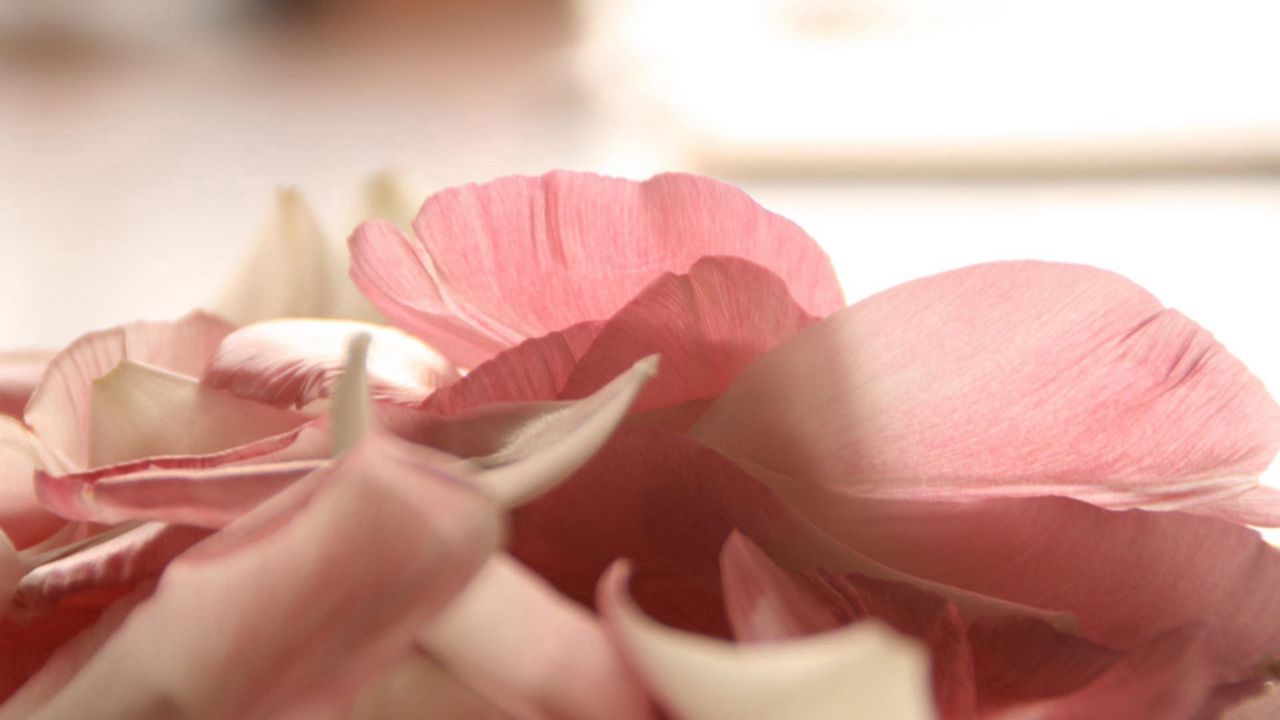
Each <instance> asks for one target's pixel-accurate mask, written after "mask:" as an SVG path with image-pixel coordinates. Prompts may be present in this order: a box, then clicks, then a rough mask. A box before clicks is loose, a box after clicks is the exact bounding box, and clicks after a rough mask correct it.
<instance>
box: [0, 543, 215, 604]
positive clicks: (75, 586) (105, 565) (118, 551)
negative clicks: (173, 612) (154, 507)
mask: <svg viewBox="0 0 1280 720" xmlns="http://www.w3.org/2000/svg"><path fill="white" fill-rule="evenodd" d="M209 534H210V531H209V530H206V529H204V528H196V527H183V526H178V525H166V524H164V523H159V522H154V523H145V524H142V525H138V526H137V527H133V528H131V529H129V530H127V531H126V532H123V533H119V534H117V533H115V532H110V533H109V534H108V535H107V536H106V537H107V539H105V540H102V541H100V542H94V543H92V544H88V545H86V546H85V547H82V548H81V549H79V550H77V551H76V552H74V553H71V554H69V555H67V556H65V557H60V558H58V559H56V560H52V561H50V562H46V563H43V564H41V565H39V566H37V567H35V568H34V569H32V570H31V571H30V572H28V573H27V574H26V575H24V576H23V577H22V581H21V582H20V583H18V588H17V594H16V595H15V596H14V602H15V603H16V604H17V605H18V606H20V607H24V608H31V609H37V610H38V609H41V608H46V607H48V606H50V605H53V604H54V603H56V602H58V601H59V600H61V599H62V598H64V597H67V596H70V595H75V594H77V593H81V592H86V591H89V590H97V589H101V588H109V587H119V586H123V585H131V584H134V583H137V582H138V581H140V580H145V579H148V578H153V577H156V576H158V575H159V574H160V573H161V572H162V571H163V570H164V568H165V566H166V565H168V564H169V561H170V560H172V559H174V558H175V557H177V556H179V555H181V554H182V553H183V552H185V551H186V550H187V549H188V548H190V547H191V546H192V545H195V544H196V543H198V542H200V541H201V540H203V539H205V538H206V537H208V536H209Z"/></svg>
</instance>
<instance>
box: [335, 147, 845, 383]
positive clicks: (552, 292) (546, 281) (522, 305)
mask: <svg viewBox="0 0 1280 720" xmlns="http://www.w3.org/2000/svg"><path fill="white" fill-rule="evenodd" d="M413 229H414V233H415V235H416V237H415V238H412V239H409V238H405V237H404V236H403V235H401V234H400V233H399V231H398V230H396V229H395V228H394V227H393V226H392V225H391V224H390V223H386V222H379V221H375V222H370V223H366V224H364V225H362V226H361V227H360V228H358V229H357V230H356V232H355V234H354V235H352V237H351V240H350V246H351V253H352V267H351V274H352V278H353V279H354V280H355V282H356V285H357V286H359V287H360V289H361V290H362V291H363V292H364V293H365V295H366V296H367V297H368V298H369V299H370V300H371V301H372V302H373V304H374V305H375V306H377V308H378V309H379V310H380V311H382V312H383V314H385V315H386V316H387V317H388V318H390V319H391V320H392V321H393V322H395V323H396V324H397V325H399V326H400V327H403V328H405V329H406V330H408V331H410V332H412V333H414V334H416V335H418V336H420V337H422V338H424V339H426V340H427V341H428V342H430V343H431V344H432V345H433V346H434V347H438V348H440V349H441V350H442V351H443V352H445V354H446V355H448V356H449V357H451V358H453V359H454V360H455V361H456V362H458V363H460V364H462V365H464V366H468V367H474V366H476V365H478V364H479V363H480V362H483V361H484V360H485V359H487V358H489V357H491V356H493V355H494V354H496V353H498V352H500V351H501V350H503V349H506V348H508V347H511V346H513V345H516V344H518V343H520V342H521V341H523V340H525V339H528V338H531V337H538V336H541V335H545V334H546V333H548V332H551V331H555V330H560V329H563V328H566V327H569V326H570V325H573V324H575V323H578V322H581V321H584V320H601V319H605V318H608V317H609V316H611V315H612V314H613V313H614V312H616V311H617V310H618V308H620V307H622V305H623V304H625V303H626V302H627V301H628V300H630V299H631V298H632V297H633V296H634V295H635V294H636V293H637V292H638V291H639V290H640V289H641V288H643V287H644V286H645V285H647V284H648V283H649V282H650V281H652V280H653V279H654V278H655V277H657V276H658V275H660V274H661V273H663V272H677V273H679V272H684V271H685V270H686V269H687V268H688V267H689V266H690V265H691V264H693V262H695V261H696V260H697V259H699V258H701V257H704V256H707V255H729V256H738V257H743V258H746V259H748V260H751V261H753V262H755V263H758V264H760V265H763V266H765V267H770V268H774V269H775V270H776V271H777V273H778V275H779V276H780V277H782V278H783V280H784V281H786V283H787V286H788V287H790V288H791V290H792V292H793V293H794V294H795V295H796V298H797V300H798V301H799V303H800V305H801V306H802V307H804V308H805V309H806V310H807V311H809V312H810V313H813V314H815V315H825V314H827V313H829V312H831V311H832V310H835V309H836V308H838V307H840V306H841V305H843V299H842V297H841V294H840V289H839V284H838V283H837V281H836V278H835V273H834V271H833V270H832V268H831V264H830V262H829V261H828V260H827V258H826V256H825V255H823V253H822V251H821V250H820V249H818V247H817V245H816V244H815V243H814V242H813V241H812V240H811V239H810V238H809V237H808V236H807V235H805V234H804V232H803V231H802V230H800V228H798V227H796V226H795V225H794V224H792V223H790V222H788V221H787V220H784V219H783V218H780V217H778V216H777V215H774V214H772V213H769V212H767V211H765V210H763V209H762V208H760V207H759V206H758V205H756V204H755V203H754V202H752V201H751V199H750V198H748V197H747V196H746V195H745V194H744V193H742V191H740V190H738V189H737V188H734V187H732V186H730V185H725V184H723V183H719V182H716V181H714V180H710V179H707V178H700V177H696V176H692V175H675V174H672V175H659V176H656V177H654V178H652V179H650V180H648V181H646V182H643V183H637V182H632V181H627V180H620V179H615V178H604V177H599V176H596V175H589V174H579V173H568V172H556V173H550V174H547V175H544V176H542V177H538V178H533V177H510V178H503V179H500V180H496V181H494V182H491V183H488V184H485V185H478V186H477V185H470V186H466V187H461V188H454V189H451V190H446V191H444V192H442V193H439V194H437V195H435V196H433V197H431V198H429V199H428V200H427V202H426V203H425V204H424V205H423V207H422V210H421V211H420V212H419V213H418V217H417V219H416V220H415V221H414V228H413ZM601 277H607V278H608V279H609V281H608V282H604V283H602V282H599V278H601Z"/></svg>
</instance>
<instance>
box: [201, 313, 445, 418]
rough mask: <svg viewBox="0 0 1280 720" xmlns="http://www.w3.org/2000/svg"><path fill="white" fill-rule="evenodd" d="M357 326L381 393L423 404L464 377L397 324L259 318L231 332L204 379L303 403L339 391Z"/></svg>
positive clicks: (245, 394) (272, 399) (269, 399)
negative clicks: (366, 341)
mask: <svg viewBox="0 0 1280 720" xmlns="http://www.w3.org/2000/svg"><path fill="white" fill-rule="evenodd" d="M357 333H365V334H367V335H369V336H370V338H371V342H370V345H369V355H368V377H369V386H370V392H371V393H372V396H373V399H374V400H389V401H393V402H398V403H404V404H416V403H420V402H422V401H423V400H425V399H426V397H427V396H428V395H430V394H431V393H432V392H433V391H435V390H436V389H437V388H439V387H441V386H443V385H447V384H449V383H451V382H453V381H454V380H456V379H457V378H458V371H457V369H456V368H454V367H453V365H451V364H449V362H448V361H447V360H445V359H444V358H443V357H441V356H440V355H439V354H438V353H436V352H435V351H434V350H432V349H431V348H429V347H427V346H426V345H424V344H422V342H420V341H419V340H417V339H416V338H414V337H412V336H409V335H406V334H404V333H402V332H400V331H399V330H396V329H395V328H390V327H386V326H382V325H374V324H371V323H362V322H354V321H343V320H316V319H287V320H271V321H267V322H260V323H256V324H253V325H250V326H248V327H245V328H241V329H239V330H237V331H235V332H233V333H231V334H230V335H228V336H227V337H226V338H225V339H223V341H222V344H221V345H219V346H218V352H217V354H216V355H215V356H214V358H213V361H212V363H211V364H210V366H209V370H208V372H207V373H205V376H204V378H203V381H202V382H203V383H204V384H205V385H206V386H208V387H211V388H218V389H226V390H230V391H231V392H232V393H233V394H235V395H236V396H238V397H242V398H247V399H251V400H256V401H258V402H263V403H267V404H270V405H275V406H277V407H292V408H295V409H301V408H303V407H306V406H307V405H309V404H310V403H312V402H314V401H316V400H320V399H323V398H327V397H329V396H330V395H331V394H332V393H333V388H334V385H335V384H336V383H337V381H338V377H339V375H341V373H342V367H343V361H344V358H345V352H346V343H347V340H348V339H349V338H351V337H352V336H353V335H356V334H357Z"/></svg>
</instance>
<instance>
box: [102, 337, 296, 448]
mask: <svg viewBox="0 0 1280 720" xmlns="http://www.w3.org/2000/svg"><path fill="white" fill-rule="evenodd" d="M90 412H91V416H90V419H89V464H90V465H91V466H96V467H101V466H104V465H116V464H119V463H123V462H127V461H130V460H136V459H139V458H147V457H153V456H157V455H207V454H211V453H216V452H220V451H223V450H230V449H233V448H236V447H239V446H242V445H246V444H249V443H251V442H253V441H255V440H259V439H261V438H266V437H271V436H275V435H279V434H281V433H284V432H287V431H289V430H292V429H293V428H296V427H298V426H299V425H301V424H302V423H303V422H305V421H306V417H304V416H302V415H298V414H296V413H293V412H288V411H285V410H279V409H276V408H273V407H271V406H269V405H263V404H261V403H256V402H253V401H250V400H242V399H240V398H238V397H236V396H234V395H232V394H231V393H229V392H227V391H225V390H214V389H211V388H209V387H206V386H204V385H201V384H200V383H199V382H197V381H195V380H192V379H191V378H188V377H184V376H181V375H176V374H174V373H170V372H166V371H163V370H157V369H155V368H152V367H149V366H146V365H139V364H136V363H134V362H132V361H130V360H125V361H123V362H121V363H120V364H119V365H117V366H116V367H115V369H113V370H111V372H109V373H107V374H106V375H104V376H102V377H100V378H98V379H96V380H94V382H93V390H92V392H91V400H90Z"/></svg>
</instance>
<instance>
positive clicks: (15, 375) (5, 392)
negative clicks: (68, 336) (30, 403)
mask: <svg viewBox="0 0 1280 720" xmlns="http://www.w3.org/2000/svg"><path fill="white" fill-rule="evenodd" d="M53 355H54V354H53V353H52V352H48V351H44V350H31V351H25V352H6V353H0V415H8V416H9V417H15V418H21V417H22V410H23V408H25V407H26V406H27V400H29V399H30V398H31V393H33V392H35V389H36V385H38V384H39V383H40V376H41V375H43V374H44V369H45V366H47V365H48V364H49V360H50V358H52V357H53Z"/></svg>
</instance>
